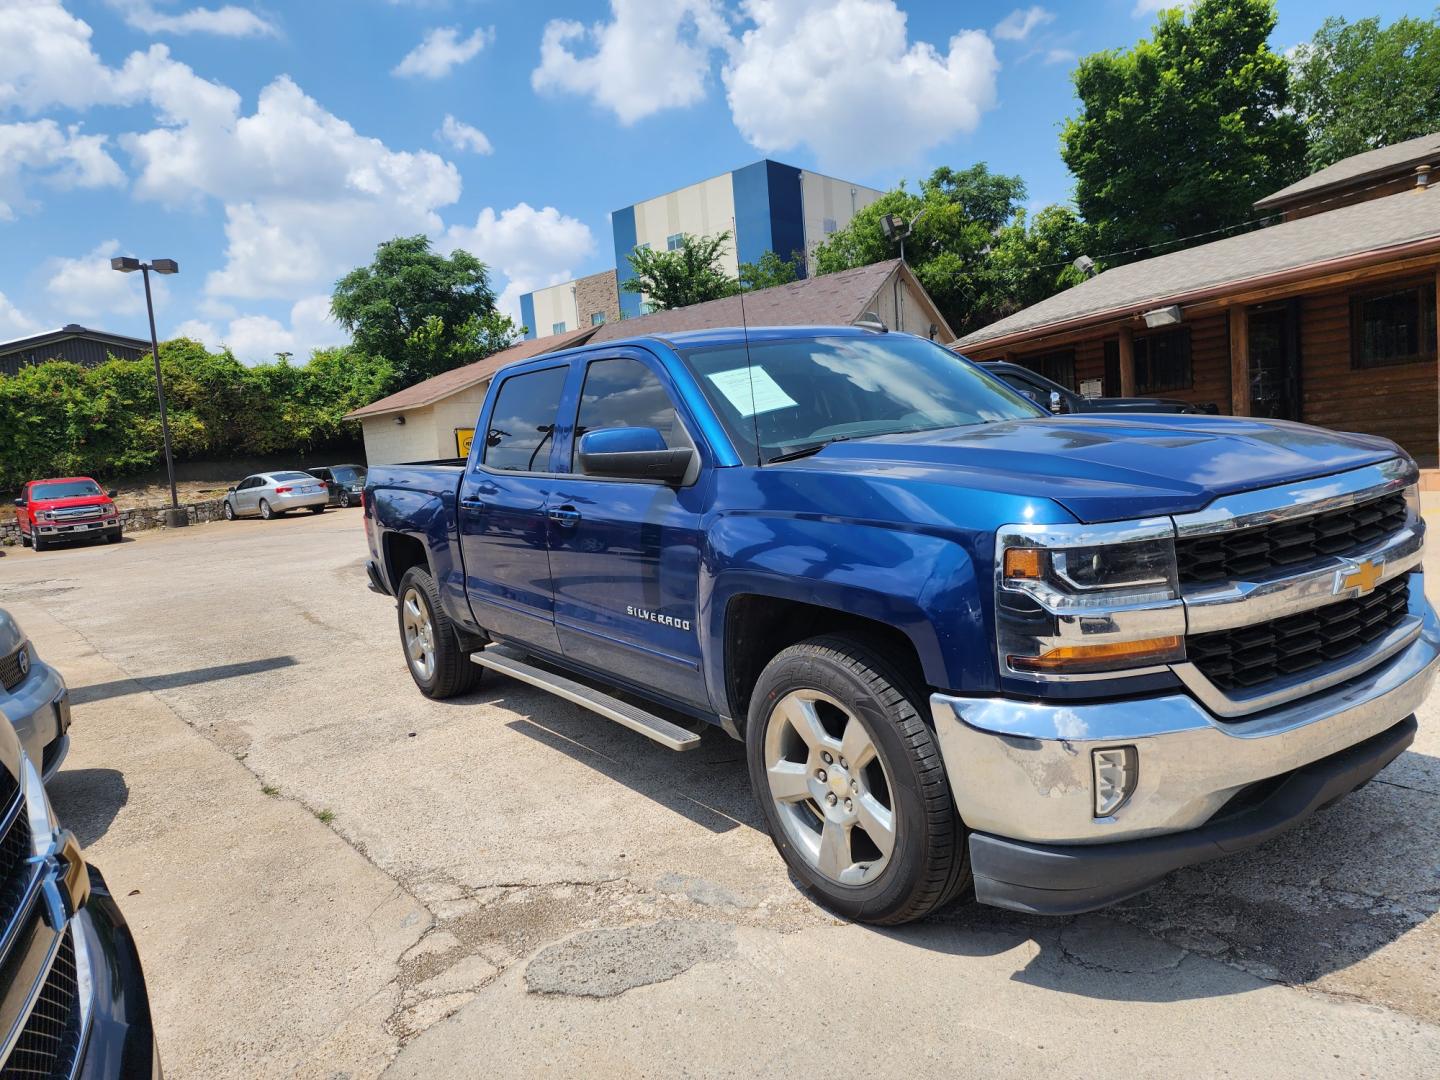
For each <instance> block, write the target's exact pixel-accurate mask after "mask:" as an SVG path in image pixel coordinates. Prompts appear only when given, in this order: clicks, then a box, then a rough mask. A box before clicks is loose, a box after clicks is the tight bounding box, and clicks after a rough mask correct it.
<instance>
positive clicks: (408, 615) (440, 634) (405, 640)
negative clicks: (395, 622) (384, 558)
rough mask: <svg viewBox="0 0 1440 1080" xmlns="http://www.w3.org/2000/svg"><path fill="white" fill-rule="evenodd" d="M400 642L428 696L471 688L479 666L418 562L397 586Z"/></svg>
mask: <svg viewBox="0 0 1440 1080" xmlns="http://www.w3.org/2000/svg"><path fill="white" fill-rule="evenodd" d="M396 594H397V595H398V596H399V598H400V602H399V604H398V605H397V606H396V609H397V614H398V617H399V622H400V644H401V645H402V646H403V647H404V649H405V663H406V666H408V667H409V668H410V677H411V678H412V679H414V680H415V685H416V686H418V687H419V688H420V692H421V693H422V694H424V695H425V696H426V697H428V698H448V697H454V696H455V695H456V694H463V693H466V692H467V691H469V690H473V689H474V688H475V687H476V685H478V684H479V682H480V675H481V670H480V668H479V666H478V665H476V664H475V663H473V662H472V661H471V659H470V656H469V654H468V653H466V651H465V650H464V649H463V648H461V646H460V637H459V635H458V634H456V632H455V625H454V623H452V622H451V621H450V616H448V615H447V614H445V609H444V608H443V607H441V605H440V592H439V590H438V589H437V588H436V587H435V579H434V578H432V577H431V576H430V572H429V571H428V570H426V569H425V568H424V567H421V566H412V567H411V568H410V569H409V570H406V571H405V576H404V577H402V578H401V579H400V588H399V589H397V590H396Z"/></svg>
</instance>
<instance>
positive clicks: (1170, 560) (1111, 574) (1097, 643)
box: [995, 518, 1185, 679]
mask: <svg viewBox="0 0 1440 1080" xmlns="http://www.w3.org/2000/svg"><path fill="white" fill-rule="evenodd" d="M995 567H996V574H995V578H996V591H995V622H996V638H997V645H998V648H999V653H1000V658H1001V660H1002V662H1003V664H1004V666H1005V668H1006V669H1007V670H1008V671H1009V672H1011V673H1014V674H1020V675H1023V676H1027V677H1030V678H1037V679H1043V678H1058V677H1071V676H1077V675H1078V676H1096V675H1103V674H1107V673H1111V672H1117V671H1124V670H1127V669H1134V668H1143V667H1148V666H1152V665H1156V664H1166V663H1173V662H1175V661H1178V660H1183V659H1184V658H1185V614H1184V607H1183V605H1182V604H1181V602H1180V592H1179V584H1178V576H1177V574H1176V567H1175V540H1174V527H1173V526H1172V525H1171V523H1170V520H1169V519H1168V518H1154V519H1148V520H1145V521H1137V522H1129V523H1124V524H1120V525H1100V526H1092V525H1073V526H1072V525H1048V526H1028V525H1014V526H1006V527H1005V528H1002V529H1001V530H1000V532H999V534H998V535H997V538H996V546H995Z"/></svg>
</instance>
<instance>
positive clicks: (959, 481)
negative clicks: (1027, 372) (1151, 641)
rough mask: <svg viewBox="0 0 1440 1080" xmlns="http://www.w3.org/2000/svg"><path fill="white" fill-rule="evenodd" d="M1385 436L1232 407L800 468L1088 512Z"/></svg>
mask: <svg viewBox="0 0 1440 1080" xmlns="http://www.w3.org/2000/svg"><path fill="white" fill-rule="evenodd" d="M1399 453H1400V451H1399V450H1398V449H1397V448H1396V447H1395V445H1394V444H1393V443H1391V442H1389V441H1388V440H1386V439H1381V438H1376V437H1374V436H1369V435H1353V434H1348V433H1344V432H1337V431H1326V430H1324V429H1322V428H1314V427H1308V426H1306V425H1304V424H1290V423H1285V422H1283V421H1276V420H1264V421H1260V420H1249V419H1245V418H1243V417H1233V416H1207V415H1195V414H1182V415H1167V414H1144V415H1137V416H1133V417H1132V416H1120V415H1109V416H1102V415H1086V414H1079V415H1073V416H1061V417H1055V418H1053V419H1042V418H1037V419H1034V420H1011V421H1006V422H1004V423H997V424H984V425H977V426H975V427H966V428H945V429H942V430H939V431H928V432H918V433H915V434H912V435H886V436H879V437H876V438H868V439H857V440H855V441H853V442H841V443H835V444H832V445H831V446H828V447H826V448H825V449H824V450H822V451H821V452H820V453H818V454H816V455H815V456H813V457H810V458H802V459H800V460H798V461H795V462H791V463H788V464H787V465H786V466H784V467H786V468H791V467H802V468H810V469H821V470H827V471H828V470H832V469H834V470H841V471H845V472H850V473H854V472H870V473H874V474H876V475H889V476H892V477H894V476H896V475H897V474H899V475H903V476H905V477H907V478H912V479H915V480H919V481H924V482H931V483H949V484H955V485H958V486H971V487H976V488H981V489H984V490H990V491H1004V492H1009V493H1012V494H1018V495H1029V496H1035V497H1038V498H1046V499H1052V500H1054V501H1055V502H1058V503H1060V504H1061V505H1062V506H1064V507H1065V508H1066V509H1067V510H1069V511H1070V513H1072V514H1074V515H1075V516H1076V517H1077V518H1079V519H1080V520H1081V521H1087V522H1096V521H1116V520H1120V519H1123V518H1134V517H1145V516H1148V515H1151V514H1178V513H1186V512H1188V511H1192V510H1199V509H1201V508H1203V507H1204V506H1206V505H1207V504H1209V503H1210V502H1211V501H1212V500H1214V499H1215V498H1217V497H1218V496H1221V495H1226V494H1230V493H1232V492H1235V491H1244V490H1248V489H1253V488H1261V487H1269V486H1272V485H1275V484H1284V483H1288V482H1290V481H1294V480H1301V479H1305V478H1306V477H1312V476H1325V475H1328V474H1330V473H1337V472H1343V471H1344V470H1346V469H1354V468H1359V467H1360V466H1362V465H1369V464H1373V463H1375V462H1378V461H1384V460H1385V459H1387V458H1392V457H1395V456H1396V455H1397V454H1399Z"/></svg>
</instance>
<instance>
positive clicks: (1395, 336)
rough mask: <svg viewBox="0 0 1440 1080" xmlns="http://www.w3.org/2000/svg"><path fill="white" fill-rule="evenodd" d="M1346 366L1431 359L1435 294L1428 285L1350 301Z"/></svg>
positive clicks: (1433, 345)
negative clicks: (1347, 363)
mask: <svg viewBox="0 0 1440 1080" xmlns="http://www.w3.org/2000/svg"><path fill="white" fill-rule="evenodd" d="M1350 337H1351V342H1350V366H1351V367H1354V368H1371V367H1387V366H1389V365H1390V364H1413V363H1416V362H1418V361H1422V360H1434V359H1435V348H1436V342H1435V290H1434V289H1433V288H1432V287H1430V286H1429V285H1424V286H1416V287H1415V288H1412V289H1400V290H1398V291H1395V292H1386V293H1379V294H1373V293H1372V294H1371V295H1369V296H1355V297H1352V298H1351V300H1350Z"/></svg>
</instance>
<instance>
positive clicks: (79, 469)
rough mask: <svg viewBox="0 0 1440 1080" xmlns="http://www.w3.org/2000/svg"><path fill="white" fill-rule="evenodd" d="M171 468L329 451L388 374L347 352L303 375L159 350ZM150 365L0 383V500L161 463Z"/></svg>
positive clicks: (59, 371) (32, 375)
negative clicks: (47, 481)
mask: <svg viewBox="0 0 1440 1080" xmlns="http://www.w3.org/2000/svg"><path fill="white" fill-rule="evenodd" d="M160 367H161V370H162V371H163V372H164V375H165V404H166V407H167V411H168V413H169V419H170V437H171V442H172V445H173V447H174V451H175V457H176V459H177V460H180V461H185V460H191V459H199V458H222V457H227V456H246V457H250V456H261V455H267V454H275V453H280V452H283V451H289V450H294V451H303V450H309V449H312V448H314V447H318V446H324V445H326V444H327V443H331V442H335V441H337V440H339V439H340V438H341V437H342V436H345V435H347V434H353V431H347V425H346V424H345V423H344V421H343V420H342V417H343V416H344V415H345V414H346V413H347V412H349V411H351V410H352V409H358V408H359V407H360V406H362V405H368V404H369V403H370V402H372V401H374V400H375V399H376V398H378V397H381V396H383V395H384V394H386V393H388V392H389V391H390V389H391V387H392V386H393V384H394V382H395V372H394V369H393V368H392V367H391V365H390V364H389V363H388V362H387V361H385V360H382V359H378V358H376V357H373V356H368V355H366V354H365V353H362V352H360V351H358V350H356V349H354V348H348V347H347V348H338V349H323V350H317V351H316V352H315V354H314V355H313V356H312V357H311V358H310V362H309V363H308V364H304V365H300V366H295V365H291V364H290V363H288V362H286V361H283V360H282V361H278V362H276V363H272V364H261V365H259V366H258V367H246V366H245V365H243V364H241V363H240V362H239V361H238V360H236V359H235V357H234V356H232V355H231V354H230V353H229V352H228V351H225V352H220V353H212V352H209V351H208V350H206V348H205V347H204V346H203V345H201V344H199V343H198V342H195V341H190V340H188V339H186V338H177V339H176V340H174V341H167V342H165V343H164V344H163V345H161V346H160ZM164 455H165V451H164V442H163V439H162V436H161V431H160V408H159V404H158V401H157V399H156V396H155V370H154V361H153V360H152V359H151V358H150V357H148V356H147V357H145V358H144V359H142V360H114V359H112V360H110V361H108V362H106V363H104V364H100V365H99V366H97V367H92V368H85V367H81V366H80V365H78V364H72V363H68V362H65V361H60V360H51V361H48V362H46V363H43V364H36V365H33V366H31V367H25V368H21V369H20V372H19V374H17V375H13V376H0V490H12V489H14V488H17V487H19V486H20V485H21V484H22V483H24V482H25V481H26V480H32V479H35V478H36V477H43V476H69V475H75V474H95V475H103V476H106V477H113V476H117V475H125V474H126V473H133V472H139V471H141V470H144V469H147V468H152V467H154V466H155V465H157V464H158V463H159V462H161V461H163V460H164Z"/></svg>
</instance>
